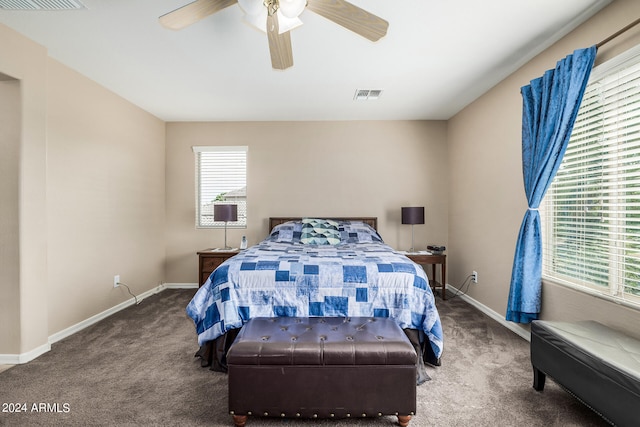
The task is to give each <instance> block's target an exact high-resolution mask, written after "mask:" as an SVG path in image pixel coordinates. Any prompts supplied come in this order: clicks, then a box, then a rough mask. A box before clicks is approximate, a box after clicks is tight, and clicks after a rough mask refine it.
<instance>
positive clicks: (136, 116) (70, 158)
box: [47, 60, 165, 334]
mask: <svg viewBox="0 0 640 427" xmlns="http://www.w3.org/2000/svg"><path fill="white" fill-rule="evenodd" d="M48 80H49V85H48V90H47V112H48V117H47V119H48V121H47V142H48V147H47V162H48V164H47V219H48V224H49V228H48V230H49V233H48V246H47V247H48V251H47V257H48V260H49V262H48V274H47V278H48V287H47V291H48V292H47V295H48V308H49V334H52V333H55V332H58V331H60V330H63V329H65V328H67V327H69V326H72V325H74V324H76V323H78V322H80V321H82V320H85V319H87V318H88V317H91V316H92V315H95V314H97V313H100V312H102V311H104V310H106V309H108V308H111V307H113V306H114V305H116V304H118V303H120V302H122V301H124V300H127V299H129V298H130V295H129V294H128V293H127V291H126V289H125V288H122V287H121V288H119V289H114V288H113V276H114V275H116V274H119V275H120V280H121V281H122V282H123V283H126V284H127V285H128V286H129V287H130V288H131V291H132V292H133V293H134V294H140V293H142V292H144V291H146V290H149V289H151V288H153V287H155V286H158V285H159V284H160V283H162V281H163V275H164V255H165V254H164V233H163V232H164V195H165V191H164V167H165V159H164V122H162V121H161V120H159V119H157V118H155V117H154V116H152V115H150V114H149V113H146V112H145V111H142V110H141V109H140V108H138V107H136V106H134V105H132V104H130V103H129V102H127V101H125V100H123V99H122V98H120V97H118V96H116V95H115V94H113V93H112V92H109V91H107V90H106V89H105V88H103V87H101V86H99V85H98V84H96V83H95V82H93V81H91V80H89V79H87V78H86V77H84V76H82V75H80V74H78V73H77V72H75V71H73V70H71V69H69V68H68V67H66V66H64V65H62V64H60V63H59V62H57V61H55V60H49V62H48Z"/></svg>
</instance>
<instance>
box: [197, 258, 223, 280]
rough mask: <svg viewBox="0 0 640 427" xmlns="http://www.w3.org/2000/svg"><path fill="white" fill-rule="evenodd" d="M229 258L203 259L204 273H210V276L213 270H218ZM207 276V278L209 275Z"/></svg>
mask: <svg viewBox="0 0 640 427" xmlns="http://www.w3.org/2000/svg"><path fill="white" fill-rule="evenodd" d="M226 259H227V258H220V257H215V258H208V257H207V258H203V259H202V272H203V273H204V272H209V274H211V272H212V271H213V270H215V269H216V268H218V266H219V265H220V264H222V263H223V262H224V261H225V260H226ZM209 274H207V276H208V275H209Z"/></svg>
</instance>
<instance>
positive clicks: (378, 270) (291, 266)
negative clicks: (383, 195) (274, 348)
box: [187, 226, 443, 358]
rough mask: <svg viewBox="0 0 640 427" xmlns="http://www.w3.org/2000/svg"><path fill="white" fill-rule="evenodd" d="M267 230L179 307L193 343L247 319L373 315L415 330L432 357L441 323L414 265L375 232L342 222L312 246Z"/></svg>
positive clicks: (421, 272) (439, 339) (436, 351)
mask: <svg viewBox="0 0 640 427" xmlns="http://www.w3.org/2000/svg"><path fill="white" fill-rule="evenodd" d="M348 228H349V227H348V226H347V229H348ZM274 231H275V233H272V234H271V235H270V236H269V237H268V238H267V239H265V240H264V241H262V242H261V243H260V244H258V245H256V246H253V247H251V248H249V249H247V250H245V251H242V252H241V253H240V254H238V255H236V256H234V257H233V258H230V259H228V260H227V261H225V262H224V263H223V264H222V265H220V266H219V267H218V268H217V269H216V270H215V271H214V272H213V273H212V274H211V276H210V277H209V279H208V280H207V281H206V283H205V284H204V285H203V286H202V287H201V288H200V289H199V290H198V292H197V293H196V295H195V296H194V297H193V299H192V300H191V302H190V303H189V305H188V306H187V314H188V315H189V317H191V318H192V319H193V321H194V323H195V326H196V331H197V333H198V343H199V344H200V345H204V344H205V343H206V342H208V341H212V340H214V339H216V338H217V337H219V336H221V335H223V334H224V333H226V332H227V331H229V330H231V329H235V328H241V327H242V325H243V324H244V323H246V322H247V321H248V320H249V319H250V318H252V317H276V316H303V317H310V316H334V317H346V316H375V317H390V318H392V319H394V320H395V321H396V322H397V323H398V325H399V326H400V327H401V328H403V329H404V328H412V329H418V330H422V331H423V332H424V333H425V335H426V337H427V338H428V339H429V342H430V344H431V348H432V349H433V352H434V354H435V356H436V357H437V358H440V355H441V353H442V348H443V337H442V325H441V323H440V317H439V315H438V311H437V309H436V305H435V299H434V295H433V293H432V292H431V288H430V287H429V283H428V278H427V277H426V275H425V273H424V270H423V269H422V267H420V266H419V265H417V264H415V263H414V262H412V261H411V260H410V259H409V258H407V257H406V256H404V255H402V254H399V253H397V252H395V251H394V250H393V249H392V248H391V247H389V246H388V245H386V244H384V243H383V242H382V241H381V239H380V238H379V236H377V233H375V232H373V233H375V235H373V238H371V236H370V235H369V234H368V233H361V234H360V236H358V234H357V232H353V233H345V232H344V227H343V228H342V229H341V230H340V231H341V232H342V235H343V238H342V239H341V242H340V243H339V244H321V245H316V244H303V243H301V242H300V241H299V239H296V233H297V237H300V233H299V232H295V231H294V232H293V233H288V230H286V229H285V230H283V229H282V228H281V229H280V230H277V227H276V229H274ZM360 231H361V230H358V232H360ZM283 236H287V237H285V238H283ZM289 236H290V237H291V238H290V237H289ZM376 236H377V237H376Z"/></svg>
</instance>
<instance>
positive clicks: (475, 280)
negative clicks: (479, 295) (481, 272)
mask: <svg viewBox="0 0 640 427" xmlns="http://www.w3.org/2000/svg"><path fill="white" fill-rule="evenodd" d="M471 280H473V283H478V272H477V271H475V270H474V271H473V273H471Z"/></svg>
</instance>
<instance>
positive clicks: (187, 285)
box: [162, 283, 198, 289]
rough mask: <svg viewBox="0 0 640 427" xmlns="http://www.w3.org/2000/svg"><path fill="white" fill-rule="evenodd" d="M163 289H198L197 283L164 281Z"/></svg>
mask: <svg viewBox="0 0 640 427" xmlns="http://www.w3.org/2000/svg"><path fill="white" fill-rule="evenodd" d="M162 286H164V287H165V289H198V284H197V283H164V284H163V285H162Z"/></svg>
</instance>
